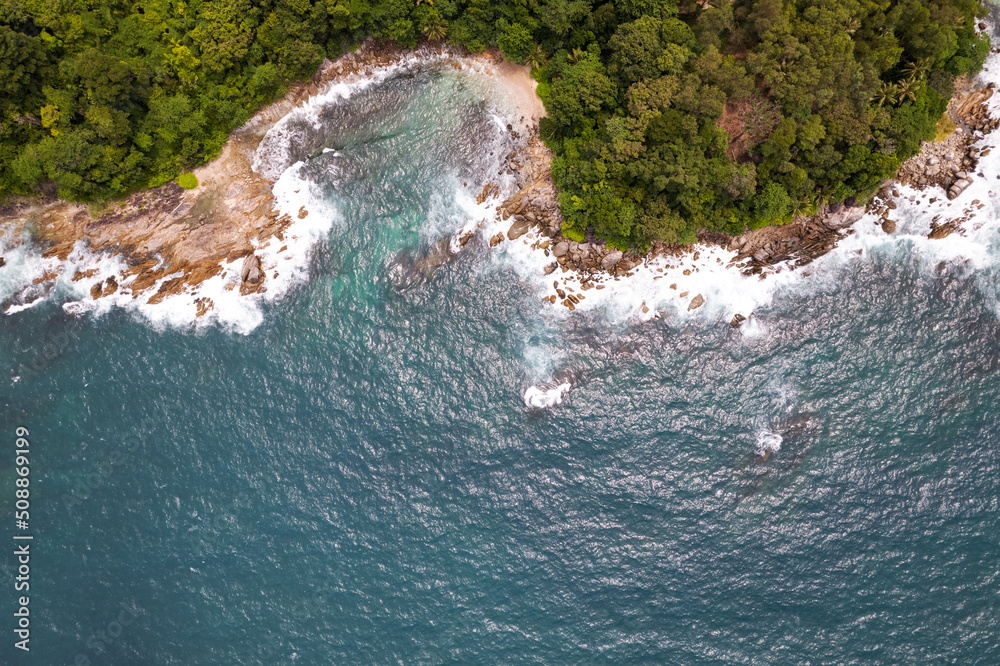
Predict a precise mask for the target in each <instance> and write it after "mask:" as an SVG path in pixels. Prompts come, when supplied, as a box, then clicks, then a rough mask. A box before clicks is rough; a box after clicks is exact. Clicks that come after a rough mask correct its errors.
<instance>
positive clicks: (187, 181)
mask: <svg viewBox="0 0 1000 666" xmlns="http://www.w3.org/2000/svg"><path fill="white" fill-rule="evenodd" d="M177 184H178V185H180V186H181V187H183V188H184V189H185V190H193V189H194V188H196V187H198V176H196V175H194V174H193V173H191V172H190V171H188V172H187V173H182V174H181V175H179V176H177Z"/></svg>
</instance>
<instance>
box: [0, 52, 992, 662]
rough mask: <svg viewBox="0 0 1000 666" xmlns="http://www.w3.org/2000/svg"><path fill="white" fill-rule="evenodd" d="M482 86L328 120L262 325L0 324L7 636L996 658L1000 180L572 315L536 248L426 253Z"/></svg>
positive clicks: (345, 653)
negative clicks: (22, 520) (683, 291)
mask: <svg viewBox="0 0 1000 666" xmlns="http://www.w3.org/2000/svg"><path fill="white" fill-rule="evenodd" d="M463 77H465V78H463ZM470 77H471V78H470ZM474 78H475V77H474V76H473V75H472V74H468V73H466V74H462V73H461V72H455V71H451V70H449V71H440V70H435V69H434V68H429V69H426V70H424V71H421V72H417V73H413V72H410V73H407V74H406V75H401V76H394V77H391V78H389V79H387V80H386V81H381V82H379V83H378V84H377V85H372V86H370V87H367V88H365V89H363V90H358V91H356V93H355V94H353V96H351V97H350V98H349V99H342V100H340V101H338V102H336V103H331V105H330V108H329V109H327V110H326V111H324V112H323V113H320V114H319V116H318V120H317V118H313V119H312V121H310V122H312V124H311V125H309V127H311V129H309V128H307V127H306V126H305V125H304V124H303V123H305V121H304V120H302V121H301V122H300V125H302V127H301V128H300V129H301V130H302V131H301V132H300V133H299V134H295V133H292V134H295V136H298V137H299V138H301V137H306V138H305V139H303V140H305V141H307V142H311V143H309V145H306V146H305V147H295V150H296V151H298V152H297V153H296V154H294V155H292V158H293V160H294V161H296V162H301V164H298V166H295V167H294V174H293V175H294V177H295V178H296V179H297V181H296V182H298V183H304V184H306V185H308V186H309V187H310V188H311V189H310V193H311V194H310V196H311V197H313V199H312V200H311V201H313V202H314V203H316V202H317V201H319V202H325V205H326V206H327V208H322V207H320V208H314V211H316V212H314V213H313V215H312V217H313V218H314V219H316V218H318V217H322V216H326V218H325V219H326V223H328V224H327V226H322V225H321V227H320V229H321V231H322V233H321V234H320V237H319V238H318V240H317V242H315V243H312V245H311V246H310V249H309V252H308V254H307V255H306V259H305V266H304V269H303V272H302V275H303V279H299V280H297V281H295V282H294V283H293V284H291V285H290V286H289V287H288V289H287V291H285V292H284V293H283V294H282V295H281V297H280V298H273V299H270V300H266V299H260V300H259V301H258V302H257V303H256V305H255V306H254V307H255V308H257V309H256V310H254V312H255V313H256V315H255V316H256V318H254V317H251V318H250V319H248V320H247V322H245V323H244V325H240V326H237V325H234V324H233V323H232V322H229V323H227V322H226V321H222V320H221V319H220V320H217V321H214V322H211V321H210V322H208V323H207V324H202V325H197V326H196V325H194V324H187V325H177V324H176V323H169V322H168V323H164V322H163V321H156V320H153V319H151V318H150V317H149V316H147V315H146V314H144V313H143V312H141V311H139V310H136V309H130V308H121V307H115V308H111V309H110V310H109V311H107V312H103V313H90V314H83V315H77V316H74V315H72V314H68V313H67V309H66V308H63V307H62V306H63V305H64V304H65V303H66V299H67V298H69V296H65V298H61V297H59V296H58V295H56V294H54V295H52V296H50V297H49V298H47V299H45V300H44V301H42V302H39V303H38V304H36V305H35V306H34V307H31V308H28V309H24V310H22V311H17V312H13V313H11V314H9V315H7V316H0V400H2V404H3V410H2V413H0V437H2V438H3V440H2V444H3V445H2V446H0V449H2V450H3V451H5V453H4V454H3V456H2V459H3V463H2V465H0V507H2V511H0V518H2V524H0V539H2V540H3V542H5V543H6V544H7V545H6V546H5V547H4V548H3V552H4V554H3V555H2V556H0V570H2V575H0V590H2V593H0V608H2V609H3V613H2V614H0V615H2V617H3V618H4V619H3V620H0V629H2V631H0V636H2V646H0V661H2V662H3V663H10V664H16V663H35V664H52V665H57V664H180V665H193V664H268V665H270V664H389V663H399V664H497V663H503V664H508V663H510V664H513V663H518V664H520V663H534V664H595V663H636V664H715V663H732V664H779V663H780V664H792V663H812V664H844V663H859V664H862V663H863V664H875V663H877V664H938V663H955V664H972V663H981V664H995V663H1000V603H998V593H1000V575H998V566H1000V565H998V553H1000V500H998V497H1000V416H998V411H997V404H998V402H1000V321H998V311H1000V309H998V304H997V303H998V301H997V296H998V294H1000V285H998V278H1000V266H998V264H997V262H996V261H995V260H994V259H993V258H995V257H997V256H1000V225H998V224H997V222H996V220H997V218H998V213H997V211H996V210H994V208H993V205H994V204H993V203H992V201H990V200H989V198H988V196H987V195H986V194H985V193H984V192H985V190H984V192H978V191H977V190H975V189H973V190H970V191H969V192H968V193H967V194H965V195H963V197H965V198H964V199H962V200H961V201H959V202H956V205H959V204H961V205H965V204H966V203H967V202H966V199H971V198H973V197H977V196H978V197H980V198H981V199H983V200H984V201H987V202H988V206H987V208H985V209H983V210H982V211H980V212H979V215H978V217H977V218H976V221H975V222H974V223H972V225H971V226H970V230H969V231H968V232H967V233H966V234H965V236H958V235H956V236H955V237H954V238H952V239H951V240H950V241H949V240H948V239H945V241H941V243H942V244H943V245H940V246H934V245H933V243H934V241H928V240H926V238H924V236H925V235H926V229H927V227H928V225H929V219H928V218H929V213H927V212H926V211H927V204H926V199H921V194H922V193H914V192H910V191H904V192H903V193H902V196H901V197H900V200H901V203H900V207H899V231H897V233H896V234H895V235H893V236H891V237H889V236H885V235H884V234H881V232H880V231H878V229H877V227H876V225H875V224H874V223H872V222H871V221H862V222H860V223H859V227H858V231H857V232H856V233H855V234H854V235H853V236H851V237H849V238H847V239H845V240H844V241H843V243H842V245H841V247H840V248H838V250H836V251H835V252H834V253H832V254H831V255H828V257H826V258H824V259H822V260H820V261H819V262H817V266H816V267H814V270H813V272H812V273H811V274H810V275H808V276H805V275H802V274H801V272H799V274H797V275H796V276H795V277H794V278H790V277H787V275H788V274H787V272H784V273H780V274H778V275H774V276H770V277H769V278H768V280H764V281H760V280H759V279H758V278H756V277H754V278H752V280H753V281H752V282H751V281H750V280H751V278H742V277H739V276H738V275H737V276H736V277H731V278H726V279H727V280H729V281H728V282H722V283H720V284H721V285H722V286H719V285H715V286H713V284H712V283H710V280H709V276H708V269H707V268H705V269H704V270H703V271H702V273H700V274H699V275H704V276H705V277H704V278H701V277H698V276H697V275H696V276H695V277H694V278H692V280H694V282H692V284H693V286H692V287H691V289H692V290H694V289H700V290H701V292H702V293H704V294H705V297H706V301H707V303H706V305H705V306H704V307H703V308H701V309H699V310H696V311H693V312H689V311H688V310H687V309H686V305H685V304H684V303H682V304H681V306H677V307H675V306H674V305H671V303H673V301H670V300H669V298H668V296H665V295H664V296H663V297H662V298H660V297H659V296H657V295H656V294H655V293H653V292H649V293H647V292H646V291H643V290H645V289H646V288H647V286H648V285H647V283H637V284H636V285H633V286H628V285H626V284H625V283H624V282H622V283H620V284H619V285H618V287H615V286H614V285H613V284H612V285H609V288H608V289H606V290H604V292H596V291H595V292H587V293H590V294H591V296H592V297H591V299H590V302H591V303H593V306H592V307H588V308H580V309H579V310H578V311H576V312H573V313H569V312H568V311H566V310H565V308H562V307H561V306H552V305H549V304H543V303H542V301H541V298H542V296H544V295H547V294H548V293H549V291H551V288H549V287H548V286H547V285H548V283H549V282H551V281H552V279H551V278H548V277H545V276H543V275H541V273H540V272H538V271H537V270H536V271H535V273H531V270H535V269H534V268H532V266H530V265H529V264H530V261H529V260H528V259H525V258H524V257H525V256H527V255H526V254H525V253H527V246H524V245H520V246H517V247H519V248H521V249H520V250H518V249H517V248H513V247H512V248H511V249H509V250H504V249H503V248H500V249H491V248H490V247H489V245H488V243H486V242H477V243H472V244H471V245H470V246H468V247H467V248H465V249H463V250H462V251H461V252H459V253H458V254H457V255H455V256H454V257H451V258H450V259H449V260H448V261H445V262H443V263H441V265H438V266H436V268H433V270H429V269H426V270H425V268H424V267H425V266H426V264H422V263H421V261H422V259H423V258H426V257H427V256H429V255H430V254H431V253H433V251H434V250H433V248H434V244H435V243H436V242H437V241H439V240H440V239H441V238H447V237H448V234H449V233H452V232H454V231H455V230H456V229H458V228H459V227H461V226H462V225H463V224H465V223H466V222H467V221H468V220H469V219H470V217H471V216H472V213H470V212H469V211H476V210H478V209H477V208H476V205H475V202H474V199H475V196H476V192H477V191H478V189H479V188H480V187H481V186H482V184H483V183H484V182H485V179H486V177H487V174H486V173H485V172H484V171H483V170H484V169H487V168H492V166H491V165H493V163H494V161H495V160H496V159H500V157H501V152H502V151H505V150H507V148H508V145H507V143H506V142H508V141H509V140H510V138H509V133H505V131H504V128H503V123H502V122H495V121H496V118H497V117H498V116H497V114H498V113H499V111H497V108H494V106H491V105H490V104H486V103H481V100H479V99H478V98H477V95H479V94H480V93H481V91H480V90H479V89H478V88H477V87H476V85H474V84H472V83H469V81H468V80H466V79H469V80H472V79H474ZM477 91H478V92H477ZM324 114H327V115H324ZM501 119H502V118H501ZM470 128H472V129H471V130H470ZM990 140H995V139H993V138H992V137H988V138H987V141H990ZM299 148H301V150H300V149H299ZM324 149H328V150H326V151H325V152H324ZM491 151H493V152H495V153H496V154H495V155H490V152H491ZM292 152H295V151H292ZM299 153H301V154H299ZM998 153H1000V151H998ZM488 158H489V159H488ZM491 160H492V161H491ZM285 166H287V165H285ZM983 168H984V169H989V168H992V169H994V170H995V173H1000V167H998V166H996V165H991V164H987V161H986V160H984V162H983ZM992 175H993V172H991V173H990V174H987V177H992ZM289 177H291V176H289ZM280 184H281V183H279V185H280ZM286 185H287V183H286ZM982 187H983V188H987V187H989V184H988V183H987V184H984V185H982ZM286 191H288V187H286ZM300 194H302V195H303V196H304V195H305V193H300ZM908 196H913V197H914V201H913V202H908V201H906V199H907V197H908ZM942 198H943V197H942ZM470 201H471V203H470ZM922 202H923V203H922ZM316 205H317V206H318V205H319V204H318V203H317V204H316ZM941 205H943V204H941ZM296 208H297V205H296ZM307 219H308V218H307ZM864 225H867V226H864ZM973 227H975V228H974V229H973ZM486 233H487V235H486V236H485V238H487V239H488V237H489V235H488V234H489V233H492V230H489V231H487V232H486ZM859 251H860V254H859ZM516 252H521V253H522V254H521V255H518V254H516ZM535 254H537V252H536V253H535ZM522 255H524V256H522ZM12 256H13V255H12ZM546 261H547V260H545V261H543V260H539V261H538V262H536V263H537V264H538V266H543V265H544V264H545V263H546ZM713 261H714V259H713ZM24 265H25V264H24V262H23V261H22V260H20V259H17V260H11V261H10V262H9V263H8V265H7V266H6V267H5V268H0V285H10V284H13V283H14V282H16V278H17V276H16V275H15V273H16V271H19V270H22V269H23V267H24ZM5 273H6V275H5ZM730 273H732V272H731V271H730ZM401 276H402V277H401ZM532 276H535V277H532ZM557 277H558V274H557ZM720 279H721V278H720ZM697 280H703V281H702V282H701V283H699V282H697ZM782 280H785V281H782ZM661 282H662V281H661ZM650 284H651V283H650ZM657 284H659V283H657ZM733 285H736V286H733ZM768 285H770V286H768ZM650 288H651V287H650ZM545 289H549V291H545ZM615 289H618V290H619V291H620V292H621V298H622V299H623V300H622V301H619V302H625V303H629V304H631V305H629V308H630V309H629V308H626V309H627V310H628V311H627V312H623V310H622V308H621V307H618V306H616V305H615V304H614V303H615V301H614V298H612V297H608V298H607V299H605V300H604V301H601V300H600V299H599V298H597V296H595V295H594V294H596V293H605V292H606V293H612V292H614V291H615ZM630 290H631V291H630ZM741 290H742V291H741ZM729 292H732V293H731V294H730V295H731V298H730V299H729V300H727V293H729ZM737 292H738V293H737ZM667 293H669V290H668V289H667V287H665V286H664V287H663V294H667ZM629 294H632V295H631V296H629ZM636 294H638V296H636ZM661 295H662V294H661ZM628 299H632V300H631V301H629V300H628ZM755 299H756V300H755ZM633 301H634V303H633ZM638 301H642V302H644V303H649V304H650V305H653V306H654V307H653V312H651V313H648V316H644V315H643V313H641V311H640V310H638V309H637V307H632V306H633V305H635V306H638ZM585 302H586V301H585ZM657 303H659V305H656V304H657ZM737 310H739V311H741V312H742V313H743V314H750V310H752V317H751V321H750V322H749V323H748V324H745V325H744V326H743V327H741V328H733V327H731V326H730V325H729V319H730V318H731V317H732V314H733V313H734V312H735V311H737ZM561 387H562V388H561ZM532 389H534V391H532ZM532 394H533V395H534V396H535V399H534V400H532V399H530V397H531V395H532ZM526 396H528V397H526ZM18 427H23V428H25V429H27V430H28V431H29V432H30V435H29V437H28V438H27V439H28V440H29V441H30V484H31V485H30V491H31V494H30V501H31V518H30V530H28V531H27V532H24V531H21V530H18V529H16V527H15V514H14V509H15V506H14V502H15V497H14V492H15V479H16V478H17V475H16V473H15V471H14V460H15V458H14V455H15V440H16V437H17V435H16V428H18ZM768 453H770V456H769V457H767V459H766V460H764V458H765V457H766V454H768ZM24 533H30V534H32V535H33V537H34V539H33V541H31V546H30V548H31V560H30V613H31V614H30V618H31V642H30V647H31V652H30V654H28V655H25V654H23V653H22V652H21V651H19V650H16V649H15V648H14V645H13V644H14V642H15V640H16V635H15V634H14V632H13V630H14V628H15V627H16V618H14V617H13V613H14V611H15V610H16V608H17V597H18V596H19V595H20V594H21V593H19V592H15V590H14V584H15V580H16V576H17V575H18V574H17V566H18V565H17V562H16V558H15V556H14V555H13V550H14V547H15V544H16V543H17V542H15V541H13V540H12V537H13V536H14V535H15V534H24Z"/></svg>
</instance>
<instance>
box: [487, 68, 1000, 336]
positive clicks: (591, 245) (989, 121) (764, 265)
mask: <svg viewBox="0 0 1000 666" xmlns="http://www.w3.org/2000/svg"><path fill="white" fill-rule="evenodd" d="M971 88H972V83H971V82H970V81H962V82H959V90H958V92H956V95H955V97H954V98H953V99H952V101H951V103H950V104H949V106H948V110H947V115H948V117H949V119H950V120H951V122H952V123H954V124H955V129H954V131H953V132H952V133H951V134H950V135H949V136H948V137H947V138H945V139H944V140H942V141H940V142H936V141H927V142H924V143H923V145H922V146H921V151H920V152H919V153H918V154H917V155H915V156H914V157H912V158H910V159H909V160H907V161H906V162H905V163H903V165H901V167H900V169H899V170H898V172H897V176H896V178H895V180H893V181H889V182H887V183H885V184H884V185H883V186H882V187H881V188H880V190H879V192H878V193H877V194H876V196H875V197H873V199H872V200H871V201H870V202H869V203H868V204H867V205H866V206H859V205H853V204H852V203H851V202H848V203H846V204H845V203H837V204H833V205H830V206H824V207H822V208H821V209H820V210H819V211H818V212H817V213H816V214H815V215H812V216H804V217H798V218H796V219H794V220H793V221H792V222H790V223H788V224H784V225H772V226H767V227H761V228H759V229H754V230H749V229H748V230H746V231H745V232H744V233H743V234H741V235H739V236H736V237H733V236H730V235H729V234H725V233H720V232H707V231H704V230H703V231H701V232H699V234H698V241H699V242H698V244H697V245H669V244H664V243H654V244H653V247H652V248H651V249H650V251H649V252H646V253H644V254H637V253H633V252H628V251H622V250H619V249H616V248H613V247H609V246H607V245H606V244H605V243H603V242H602V241H600V240H598V239H595V238H587V239H585V240H584V241H583V242H577V241H574V240H572V239H569V238H566V237H564V236H563V235H562V234H561V225H562V215H561V213H560V209H559V205H558V192H557V189H556V187H555V185H554V184H553V182H552V177H551V172H550V171H549V170H548V165H549V163H550V161H551V153H549V152H548V150H547V148H545V146H544V145H543V144H542V143H541V141H540V140H538V139H537V137H533V138H532V140H531V141H530V142H529V144H528V145H527V147H526V148H525V149H524V151H523V152H522V154H521V155H520V156H519V159H520V161H521V162H523V163H524V164H525V165H526V166H523V167H522V170H521V176H522V178H523V180H524V183H523V185H522V189H521V190H520V191H519V192H518V193H516V194H515V195H513V196H511V197H509V198H508V199H506V200H505V201H503V202H502V203H501V204H500V205H499V206H498V208H497V215H498V219H500V220H502V221H503V222H504V223H505V224H509V227H508V228H507V231H506V232H500V233H497V234H495V235H494V236H493V237H492V238H491V240H490V245H491V246H497V245H499V244H500V243H502V242H504V241H512V240H517V239H519V238H521V237H522V236H524V235H525V234H527V233H528V232H529V231H531V230H534V231H535V232H537V235H538V237H539V240H537V241H535V242H534V243H533V245H532V246H533V247H534V248H536V249H537V250H538V251H540V252H544V253H545V256H546V257H551V259H552V262H551V263H550V264H549V265H548V266H547V267H546V268H545V272H546V274H552V273H553V272H555V271H557V270H558V271H561V272H564V273H565V272H570V271H572V272H574V273H576V274H578V275H579V276H580V277H581V278H582V279H581V280H580V284H581V286H582V290H584V291H585V290H588V289H590V288H597V289H601V288H603V284H602V283H604V282H606V281H607V280H609V279H620V278H622V277H626V276H628V275H630V274H631V272H632V271H633V269H635V268H636V267H638V266H640V265H644V264H649V262H651V261H653V260H655V259H657V258H659V257H672V258H677V259H683V258H689V259H693V260H695V261H697V259H698V255H699V246H706V245H707V246H720V247H723V248H725V249H727V250H730V251H732V252H734V253H735V256H734V258H733V259H732V260H731V261H730V263H729V265H730V266H731V267H732V268H733V270H739V271H741V272H742V273H743V274H745V275H759V276H761V279H763V278H764V277H766V275H767V274H768V273H770V272H774V271H777V270H781V269H782V268H788V269H795V268H799V267H802V266H806V265H808V264H810V263H812V261H814V260H815V259H817V258H818V257H821V256H823V255H825V254H827V253H828V252H830V251H831V250H833V249H834V248H835V247H837V244H838V242H839V241H840V240H841V239H843V238H844V237H845V236H847V235H849V234H852V233H854V230H853V229H852V227H853V225H854V224H855V223H857V222H858V221H859V220H861V219H862V218H863V217H864V216H865V214H866V213H875V214H876V215H877V216H879V220H880V222H879V224H880V225H881V228H882V230H883V231H884V232H885V233H893V232H894V231H895V220H894V219H893V217H892V211H893V210H895V209H896V204H895V203H894V202H893V198H894V197H898V196H899V190H898V188H897V185H898V184H903V185H908V186H911V187H913V188H915V189H918V190H930V189H932V188H941V197H942V198H943V197H947V198H948V199H955V198H956V197H957V196H959V195H960V194H961V193H962V192H963V191H964V190H965V189H966V188H967V187H968V186H969V185H970V184H971V183H972V180H973V178H975V177H977V174H975V170H976V166H977V165H978V161H979V159H980V158H981V157H983V156H985V155H987V154H989V149H986V150H983V151H982V152H980V151H979V149H978V148H976V146H975V145H974V144H975V143H976V142H977V141H979V140H980V139H981V138H982V137H983V136H985V135H986V134H988V133H990V132H992V131H994V130H995V129H996V128H997V126H998V125H1000V119H997V118H993V117H991V116H990V114H989V109H988V102H989V100H990V99H991V97H992V96H993V93H994V89H995V84H993V83H990V84H988V85H986V86H985V87H981V88H975V89H971ZM970 89H971V90H970ZM978 177H980V178H982V177H983V176H982V174H981V173H980V174H978ZM935 200H936V199H933V198H932V199H931V202H933V201H935ZM983 206H984V204H983V203H982V202H980V201H978V200H975V201H973V202H972V204H971V207H970V208H969V209H967V210H964V211H963V212H962V214H961V215H960V216H958V217H956V218H954V219H949V220H941V221H938V222H935V224H934V227H933V229H932V230H931V232H930V234H929V235H928V237H929V238H931V239H939V238H944V237H946V236H948V235H949V234H951V233H954V232H955V231H957V230H960V229H961V224H962V223H963V222H965V221H967V220H968V219H969V217H970V216H971V215H972V214H973V212H974V209H978V208H982V207H983ZM977 207H978V208H977ZM686 274H687V273H686ZM554 288H555V290H556V293H555V294H554V295H550V296H548V297H546V298H545V300H546V301H547V302H549V303H552V304H556V303H561V304H562V305H564V306H565V307H567V308H569V309H570V310H572V309H575V306H576V305H578V304H579V300H581V299H582V298H585V296H584V295H582V294H571V293H567V289H566V288H565V287H560V285H559V284H558V283H556V284H554ZM703 303H704V300H703V299H702V298H700V297H698V296H696V297H695V298H693V299H692V300H691V302H690V305H689V309H694V308H697V307H700V305H701V304H703ZM743 320H745V317H742V315H737V316H736V317H735V318H734V320H733V322H732V324H733V326H738V325H739V324H740V323H741V322H742V321H743Z"/></svg>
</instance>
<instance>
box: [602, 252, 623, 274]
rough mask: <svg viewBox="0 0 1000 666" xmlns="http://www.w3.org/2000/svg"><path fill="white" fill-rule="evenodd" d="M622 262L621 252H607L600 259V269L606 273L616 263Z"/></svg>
mask: <svg viewBox="0 0 1000 666" xmlns="http://www.w3.org/2000/svg"><path fill="white" fill-rule="evenodd" d="M621 260H622V252H621V250H614V251H613V252H608V254H607V255H605V257H604V258H603V259H601V268H603V269H604V270H606V271H610V270H611V269H612V268H614V267H615V266H617V265H618V262H619V261H621Z"/></svg>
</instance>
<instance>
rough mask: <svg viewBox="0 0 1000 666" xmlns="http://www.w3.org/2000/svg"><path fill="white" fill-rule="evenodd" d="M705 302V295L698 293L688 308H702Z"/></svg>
mask: <svg viewBox="0 0 1000 666" xmlns="http://www.w3.org/2000/svg"><path fill="white" fill-rule="evenodd" d="M704 304H705V297H704V296H702V295H701V294H698V295H697V296H695V297H694V298H692V299H691V303H690V304H689V305H688V310H694V309H696V308H700V307H701V306H703V305H704Z"/></svg>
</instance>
